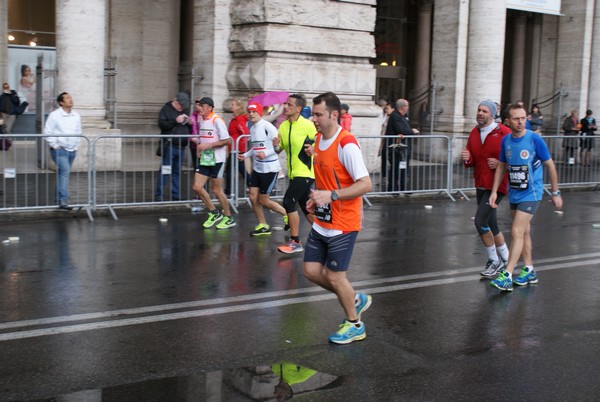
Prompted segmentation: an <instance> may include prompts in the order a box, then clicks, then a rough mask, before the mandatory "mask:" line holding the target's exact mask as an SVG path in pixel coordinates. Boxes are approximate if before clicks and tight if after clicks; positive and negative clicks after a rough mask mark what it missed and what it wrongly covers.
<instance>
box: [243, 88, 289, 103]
mask: <svg viewBox="0 0 600 402" xmlns="http://www.w3.org/2000/svg"><path fill="white" fill-rule="evenodd" d="M289 96H290V94H289V93H288V92H275V91H273V92H265V93H262V94H260V95H256V96H255V97H254V98H252V99H250V102H256V103H260V104H261V105H263V106H271V105H277V104H282V103H285V101H286V100H287V98H288V97H289Z"/></svg>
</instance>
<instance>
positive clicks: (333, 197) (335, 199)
mask: <svg viewBox="0 0 600 402" xmlns="http://www.w3.org/2000/svg"><path fill="white" fill-rule="evenodd" d="M339 199H340V196H339V195H338V193H336V192H335V190H331V201H337V200H339Z"/></svg>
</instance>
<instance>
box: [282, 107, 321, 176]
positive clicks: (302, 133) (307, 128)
mask: <svg viewBox="0 0 600 402" xmlns="http://www.w3.org/2000/svg"><path fill="white" fill-rule="evenodd" d="M316 133H317V129H316V128H315V125H314V124H313V122H312V121H310V120H307V119H305V118H304V117H302V116H298V120H296V121H295V122H293V123H290V121H289V120H286V121H284V122H283V123H281V125H280V126H279V136H280V137H281V142H280V144H279V147H280V148H281V149H282V150H283V151H285V153H286V155H287V168H288V177H289V178H290V180H291V179H293V178H295V177H310V178H313V179H314V177H315V173H314V171H313V168H312V164H313V158H312V156H308V155H306V153H305V152H304V144H305V143H310V144H312V143H313V142H314V140H315V134H316Z"/></svg>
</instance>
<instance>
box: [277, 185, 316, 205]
mask: <svg viewBox="0 0 600 402" xmlns="http://www.w3.org/2000/svg"><path fill="white" fill-rule="evenodd" d="M314 182H315V179H313V178H310V177H294V178H293V179H292V180H291V181H290V185H289V186H288V188H287V190H286V192H285V195H284V196H283V207H284V208H285V212H294V211H296V205H297V204H300V207H301V208H302V210H303V211H304V209H305V206H306V202H307V201H308V197H310V189H311V187H312V185H313V183H314Z"/></svg>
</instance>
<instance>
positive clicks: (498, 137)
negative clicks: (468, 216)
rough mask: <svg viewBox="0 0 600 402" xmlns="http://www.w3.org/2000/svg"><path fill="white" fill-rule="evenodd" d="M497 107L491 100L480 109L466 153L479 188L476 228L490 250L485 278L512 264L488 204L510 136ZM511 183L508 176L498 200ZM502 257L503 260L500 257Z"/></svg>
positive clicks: (488, 250) (481, 104) (481, 105)
mask: <svg viewBox="0 0 600 402" xmlns="http://www.w3.org/2000/svg"><path fill="white" fill-rule="evenodd" d="M495 115H496V104H495V103H494V102H492V101H491V100H489V99H488V100H484V101H483V102H481V103H480V104H479V106H478V107H477V116H476V118H477V126H475V128H473V130H471V134H469V139H468V141H467V147H466V148H465V149H463V151H462V154H461V156H462V160H463V163H464V164H465V166H466V167H472V168H473V177H474V178H475V187H476V191H477V212H476V214H475V227H476V228H477V232H479V235H480V236H481V240H482V241H483V245H484V246H485V249H486V251H487V255H488V262H487V264H486V266H485V270H484V271H483V272H481V275H482V276H485V277H487V278H493V277H494V276H495V275H496V274H498V272H500V270H501V269H502V268H504V266H505V264H506V261H508V247H506V242H505V241H504V235H503V234H502V232H501V231H500V228H499V227H498V219H497V217H496V209H495V208H492V207H491V206H490V204H489V202H488V200H489V198H490V192H491V190H492V186H493V185H494V174H495V172H496V167H497V166H498V158H499V157H500V144H501V143H502V138H503V137H504V136H505V135H507V134H510V132H511V130H510V128H508V127H506V126H504V125H502V124H500V123H496V122H495V121H494V116H495ZM507 191H508V181H507V177H506V175H505V176H504V179H503V180H502V183H501V185H500V187H499V188H498V199H497V202H500V200H501V199H502V197H504V195H506V194H507ZM498 254H500V258H499V257H498Z"/></svg>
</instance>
